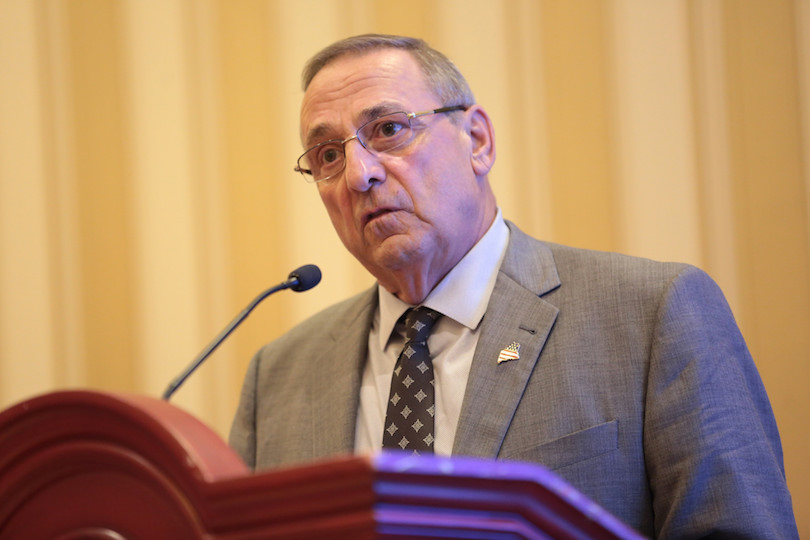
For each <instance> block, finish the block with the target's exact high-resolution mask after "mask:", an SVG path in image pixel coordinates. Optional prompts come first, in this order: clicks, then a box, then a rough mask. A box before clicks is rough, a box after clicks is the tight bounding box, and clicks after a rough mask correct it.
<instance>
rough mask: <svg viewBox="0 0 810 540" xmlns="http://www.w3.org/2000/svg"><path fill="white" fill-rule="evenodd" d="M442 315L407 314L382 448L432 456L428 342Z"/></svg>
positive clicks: (412, 311)
mask: <svg viewBox="0 0 810 540" xmlns="http://www.w3.org/2000/svg"><path fill="white" fill-rule="evenodd" d="M439 317H441V313H438V312H436V311H433V310H432V309H430V308H426V307H424V306H420V307H418V308H412V309H409V310H408V312H407V313H406V314H405V339H406V340H407V341H406V343H405V346H404V347H403V348H402V352H401V353H400V354H399V359H398V360H397V363H396V366H395V367H394V376H393V377H392V379H391V393H390V397H389V399H388V411H387V413H386V415H385V431H384V432H383V444H382V446H383V448H392V449H397V450H412V451H413V453H414V454H416V455H419V454H420V453H432V452H433V437H434V435H433V434H434V430H433V416H434V414H435V412H436V409H435V405H434V400H433V362H432V361H431V360H430V352H429V351H428V346H427V339H428V336H429V335H430V330H431V328H433V323H435V322H436V319H438V318H439Z"/></svg>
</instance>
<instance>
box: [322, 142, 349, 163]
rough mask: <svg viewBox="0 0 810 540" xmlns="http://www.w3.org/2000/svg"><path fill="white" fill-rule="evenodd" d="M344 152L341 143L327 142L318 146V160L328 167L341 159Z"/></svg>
mask: <svg viewBox="0 0 810 540" xmlns="http://www.w3.org/2000/svg"><path fill="white" fill-rule="evenodd" d="M342 154H343V152H342V149H341V147H340V145H337V144H325V145H323V146H321V147H319V148H318V155H317V159H316V162H317V163H319V164H321V166H323V167H326V166H328V165H330V164H331V163H334V162H336V161H339V160H340V158H341V155H342Z"/></svg>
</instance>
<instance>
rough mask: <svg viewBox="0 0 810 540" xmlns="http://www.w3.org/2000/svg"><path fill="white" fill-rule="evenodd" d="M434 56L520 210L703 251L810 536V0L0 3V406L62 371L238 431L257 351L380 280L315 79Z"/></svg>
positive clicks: (512, 205)
mask: <svg viewBox="0 0 810 540" xmlns="http://www.w3.org/2000/svg"><path fill="white" fill-rule="evenodd" d="M365 32H383V33H398V34H408V35H414V36H418V37H422V38H424V39H426V40H427V41H428V42H430V43H431V44H433V45H434V46H436V47H437V48H438V49H440V50H442V51H444V52H445V53H446V54H448V56H450V57H451V58H452V59H453V60H454V61H455V62H456V63H457V64H458V65H459V67H460V68H461V70H462V72H464V73H465V75H466V76H467V77H468V79H469V81H470V84H471V85H472V88H473V91H474V92H475V94H476V97H477V99H478V102H479V103H481V104H482V105H483V106H484V107H485V108H487V110H488V111H489V112H490V114H491V116H492V118H493V120H494V123H495V128H496V133H497V146H498V159H497V163H496V165H495V168H494V172H493V173H492V175H491V179H492V183H493V185H494V189H495V191H496V194H497V196H498V199H499V203H500V205H501V207H502V208H503V211H504V215H505V216H506V217H507V218H509V219H511V220H513V221H515V222H517V223H518V224H519V225H520V226H521V227H522V228H523V229H524V230H525V231H527V232H529V233H530V234H532V235H534V236H536V237H539V238H543V239H547V240H550V241H555V242H561V243H567V244H572V245H577V246H581V247H587V248H594V249H601V250H611V251H621V252H624V253H629V254H633V255H640V256H645V257H651V258H655V259H661V260H678V261H685V262H690V263H693V264H695V265H697V266H700V267H701V268H703V269H705V270H707V271H708V272H709V273H710V274H711V275H712V276H713V277H714V278H715V279H716V280H717V281H718V283H719V284H720V286H721V287H722V288H723V290H724V291H725V293H726V295H727V297H728V299H729V301H730V303H731V305H732V308H733V310H734V312H735V314H736V316H737V318H738V321H739V323H740V326H741V328H742V330H743V333H744V335H745V337H746V339H747V341H748V343H749V346H750V348H751V350H752V352H753V355H754V358H755V360H756V362H757V365H758V366H759V369H760V372H761V374H762V377H763V379H764V381H765V385H766V387H767V389H768V391H769V394H770V397H771V400H772V403H773V406H774V409H775V413H776V418H777V421H778V423H779V427H780V430H781V433H782V439H783V444H784V448H785V461H786V466H787V474H788V484H789V486H790V488H791V490H792V493H793V497H794V506H795V510H796V515H797V518H798V520H799V528H800V532H802V533H803V534H807V535H810V517H808V516H810V472H808V469H807V467H806V466H805V465H804V461H805V460H806V456H807V455H808V454H810V431H808V429H807V424H808V420H810V392H808V390H807V388H808V383H810V362H809V361H808V353H809V351H810V210H809V209H810V1H808V0H772V1H767V2H765V1H759V0H693V1H687V0H659V1H656V2H647V1H642V0H500V1H498V0H421V1H409V2H390V1H384V0H346V1H342V0H299V1H296V2H288V1H285V0H275V1H274V0H124V1H112V0H71V1H67V0H64V1H63V0H42V1H34V0H30V1H29V0H4V1H2V2H0V407H2V408H5V407H7V406H9V405H11V404H12V403H14V402H16V401H19V400H21V399H24V398H27V397H31V396H33V395H35V394H39V393H43V392H48V391H51V390H54V389H60V388H74V387H81V388H98V389H105V390H111V391H122V392H137V393H142V394H148V395H154V396H158V395H159V394H160V393H161V391H162V390H163V388H164V387H165V386H166V384H167V383H168V382H169V380H170V379H171V378H172V377H173V376H174V375H176V374H177V373H178V372H179V371H180V370H181V369H182V368H183V367H185V365H186V363H187V362H189V361H190V360H191V358H193V357H194V356H195V355H196V354H197V352H199V350H200V349H201V348H202V347H203V346H204V345H205V344H206V343H207V342H208V340H209V339H210V338H211V337H213V335H214V334H216V333H217V332H218V331H219V329H220V328H222V327H223V326H224V325H225V324H226V323H227V322H228V321H230V320H231V318H232V317H233V316H234V315H235V314H236V313H237V312H238V311H239V310H240V309H241V308H242V307H243V306H244V305H245V304H247V303H248V302H249V301H250V300H251V299H252V298H253V297H254V296H255V295H256V294H258V292H260V291H261V290H263V289H265V288H266V287H268V286H270V285H272V284H275V283H277V282H279V281H282V280H283V279H285V278H286V276H287V274H288V273H289V271H290V270H292V269H293V268H296V267H297V266H300V265H301V264H305V263H315V264H318V265H319V266H320V267H321V268H322V270H323V273H324V278H323V282H322V284H321V285H319V286H318V287H317V288H316V289H313V290H312V291H309V292H305V293H302V294H300V295H299V294H296V293H292V292H285V293H282V294H279V295H277V296H275V297H273V298H271V299H269V300H268V301H266V303H265V304H264V305H263V306H260V307H259V309H258V310H257V311H256V312H254V314H253V315H251V316H250V318H249V319H248V320H247V322H246V323H245V324H244V325H243V327H242V328H240V329H239V330H238V332H237V333H236V334H235V335H234V336H233V338H232V339H231V340H230V341H229V342H228V343H226V344H225V345H224V346H223V347H222V349H221V350H219V351H218V352H217V353H215V356H214V357H213V358H211V359H210V361H209V362H208V363H207V364H206V365H205V366H204V367H203V368H202V369H201V370H200V372H199V373H198V374H197V375H196V376H195V377H194V378H193V379H191V380H190V381H189V382H188V383H187V385H186V386H184V387H183V388H182V389H181V390H180V391H179V392H178V393H177V394H176V397H175V398H174V401H175V402H176V403H177V404H178V405H180V406H182V407H184V408H186V409H187V410H190V411H191V412H193V413H194V414H195V415H197V416H198V417H200V418H201V419H203V420H204V421H205V422H207V423H209V424H210V425H211V426H212V427H214V428H215V429H216V430H217V431H218V432H219V433H221V434H223V435H225V434H226V432H227V429H228V425H229V422H230V419H231V416H232V414H233V412H234V409H235V407H236V401H237V398H238V392H239V388H240V384H241V379H242V376H243V374H244V371H245V368H246V366H247V363H248V361H249V359H250V357H251V356H252V354H253V353H254V352H255V351H256V350H257V349H258V348H259V346H260V345H261V344H263V343H265V342H267V341H269V340H271V339H273V338H274V337H276V336H278V335H279V334H281V333H282V332H284V331H285V330H287V329H288V328H290V327H291V326H293V325H294V324H296V323H297V322H298V321H300V320H302V319H303V318H304V317H306V316H308V315H310V314H312V313H314V312H315V311H317V310H319V309H321V308H323V307H325V306H327V305H329V304H331V303H333V302H335V301H337V300H339V299H342V298H344V297H346V296H348V295H349V294H352V293H354V292H357V291H360V290H362V289H364V288H366V287H368V286H370V285H371V284H372V280H371V278H370V277H369V276H368V274H367V273H366V272H365V270H364V269H363V268H362V267H361V266H360V265H359V264H358V263H357V262H355V261H354V260H353V259H352V258H351V257H350V256H349V255H348V254H347V253H346V252H345V250H344V249H343V247H342V246H341V244H340V242H339V240H338V239H337V236H336V235H335V234H334V232H332V229H331V225H330V223H329V220H328V218H327V216H326V212H325V211H324V210H323V209H322V207H321V203H320V200H319V198H318V195H317V191H316V188H314V187H313V186H311V185H308V184H305V183H304V182H303V180H302V179H301V178H300V177H299V176H298V175H297V174H296V173H294V172H293V170H292V167H293V165H294V162H295V159H296V157H297V156H298V155H299V153H300V151H301V147H300V142H299V140H298V109H299V104H300V99H301V90H300V83H299V74H300V70H301V66H302V65H303V63H304V61H305V60H306V59H307V58H308V57H309V56H310V55H311V54H313V53H314V52H316V51H317V50H318V49H320V48H321V47H323V46H325V45H327V44H328V43H330V42H332V41H334V40H336V39H339V38H342V37H345V36H348V35H351V34H358V33H365Z"/></svg>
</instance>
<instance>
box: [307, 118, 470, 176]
mask: <svg viewBox="0 0 810 540" xmlns="http://www.w3.org/2000/svg"><path fill="white" fill-rule="evenodd" d="M468 108H469V106H468V105H450V106H447V107H439V108H438V109H431V110H429V111H422V112H410V113H406V112H405V111H392V112H389V113H385V114H381V115H380V116H377V117H375V118H372V119H371V120H369V121H368V122H366V123H364V124H363V125H362V126H360V127H359V128H357V130H356V131H355V132H354V135H352V136H351V137H347V138H346V139H343V140H341V139H329V140H328V141H323V142H320V143H318V144H316V145H314V146H311V147H309V148H307V149H306V150H305V151H304V153H303V154H301V155H300V156H298V160H297V161H296V166H295V168H294V169H293V170H294V171H295V172H298V173H301V176H303V177H304V180H305V181H306V182H307V183H310V184H317V183H320V182H323V181H325V180H331V179H332V178H334V177H336V176H337V175H339V174H340V173H342V172H343V171H344V170H346V143H348V142H349V141H351V140H353V139H357V142H359V143H360V146H362V147H363V148H365V149H366V150H368V151H373V152H375V153H383V154H384V153H386V152H390V151H391V150H396V149H398V148H402V147H403V146H406V145H407V144H409V143H410V142H412V141H413V135H411V138H410V139H408V140H407V141H405V142H403V143H401V144H399V145H397V146H394V147H392V148H389V149H388V150H382V151H378V150H374V149H373V148H371V149H369V148H368V147H367V146H366V144H365V142H363V140H362V139H360V135H359V134H360V131H362V129H363V128H365V127H366V126H368V125H369V124H371V123H373V122H376V121H378V120H379V119H380V118H385V117H386V116H390V115H394V114H404V115H405V116H406V117H407V118H408V129H413V126H412V125H411V120H413V119H414V118H418V117H420V116H428V115H431V114H441V113H448V112H456V111H466V110H467V109H468ZM335 142H339V143H340V145H341V147H342V150H343V166H342V167H341V169H340V170H339V171H337V172H336V173H334V174H331V175H329V176H325V177H323V178H319V179H317V180H316V179H315V177H314V176H313V174H312V169H306V168H304V167H302V166H301V160H302V159H304V156H306V155H307V154H309V153H310V152H311V151H312V150H314V149H316V148H320V147H321V146H324V145H326V144H331V143H335Z"/></svg>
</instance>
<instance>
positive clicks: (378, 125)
mask: <svg viewBox="0 0 810 540" xmlns="http://www.w3.org/2000/svg"><path fill="white" fill-rule="evenodd" d="M409 130H410V125H409V124H408V117H407V116H405V115H404V114H402V113H394V114H389V115H386V116H383V117H380V118H378V119H376V120H374V121H373V122H369V124H368V125H367V127H366V128H365V129H363V130H362V131H363V132H364V133H363V135H364V136H365V140H367V141H374V142H376V143H380V142H385V143H387V142H390V141H388V139H394V140H396V139H399V138H401V137H403V136H405V135H406V134H407V133H408V131H409Z"/></svg>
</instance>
